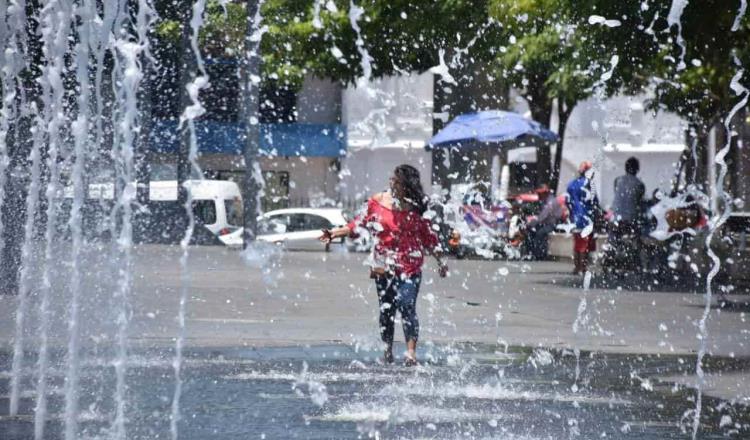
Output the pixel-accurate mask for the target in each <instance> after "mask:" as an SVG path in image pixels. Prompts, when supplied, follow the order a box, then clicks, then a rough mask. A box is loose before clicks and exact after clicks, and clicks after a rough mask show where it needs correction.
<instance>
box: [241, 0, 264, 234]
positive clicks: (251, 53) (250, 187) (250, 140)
mask: <svg viewBox="0 0 750 440" xmlns="http://www.w3.org/2000/svg"><path fill="white" fill-rule="evenodd" d="M246 1H247V3H246V10H247V33H246V35H245V56H244V58H243V64H242V72H241V78H242V92H243V99H242V103H243V105H242V120H243V121H244V124H245V146H244V149H243V156H244V159H245V174H244V177H243V180H242V200H243V206H244V209H243V214H244V231H243V234H242V241H243V246H244V247H245V248H246V247H247V246H248V245H249V244H250V243H251V242H253V241H254V240H255V236H256V234H257V229H258V214H259V212H258V211H259V203H260V191H261V183H262V182H260V181H258V179H262V176H260V175H256V174H259V172H260V165H259V164H258V149H259V144H260V112H259V95H260V84H255V85H254V84H253V82H252V78H254V77H260V72H261V57H260V42H259V41H252V40H251V38H250V37H251V35H252V34H253V32H255V28H256V27H257V25H258V23H255V18H256V13H257V12H258V8H259V7H260V4H259V0H246Z"/></svg>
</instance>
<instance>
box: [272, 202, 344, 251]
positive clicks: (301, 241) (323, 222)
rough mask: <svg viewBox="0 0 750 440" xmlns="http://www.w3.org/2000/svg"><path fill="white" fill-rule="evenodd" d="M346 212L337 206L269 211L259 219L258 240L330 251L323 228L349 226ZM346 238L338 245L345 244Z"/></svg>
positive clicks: (336, 242)
mask: <svg viewBox="0 0 750 440" xmlns="http://www.w3.org/2000/svg"><path fill="white" fill-rule="evenodd" d="M346 223H347V221H346V218H344V214H343V212H342V211H341V210H340V209H337V208H288V209H278V210H275V211H269V212H267V213H265V214H263V215H262V216H261V217H260V219H259V220H258V237H257V239H258V240H259V241H265V242H268V243H275V244H279V245H282V246H284V248H286V249H295V250H327V246H326V245H325V243H322V242H320V241H319V240H318V239H319V238H320V234H321V232H320V231H321V229H331V228H335V227H339V226H344V225H346ZM344 241H345V239H344V238H342V239H340V240H336V241H335V242H334V243H335V244H343V243H344Z"/></svg>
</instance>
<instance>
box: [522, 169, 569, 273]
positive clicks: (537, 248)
mask: <svg viewBox="0 0 750 440" xmlns="http://www.w3.org/2000/svg"><path fill="white" fill-rule="evenodd" d="M536 192H537V194H538V195H539V200H540V201H541V202H543V203H544V204H543V205H542V210H541V212H540V213H539V215H537V216H536V218H535V219H534V220H532V221H530V222H529V224H528V227H527V230H528V240H529V252H530V254H531V257H532V258H534V259H535V260H543V259H545V258H547V252H548V249H549V243H548V238H549V234H550V232H552V231H554V230H555V227H557V224H558V223H560V220H561V219H562V215H563V213H562V206H560V204H559V203H558V202H557V197H555V195H554V194H552V192H551V191H550V189H549V186H547V185H546V184H545V185H542V186H540V187H539V188H537V190H536Z"/></svg>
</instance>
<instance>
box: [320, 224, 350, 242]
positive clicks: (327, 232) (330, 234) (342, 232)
mask: <svg viewBox="0 0 750 440" xmlns="http://www.w3.org/2000/svg"><path fill="white" fill-rule="evenodd" d="M321 232H322V234H321V235H320V237H318V240H320V241H322V242H323V243H330V242H331V241H332V240H334V239H336V238H341V237H346V236H347V235H349V228H347V227H346V226H344V227H341V228H333V229H321Z"/></svg>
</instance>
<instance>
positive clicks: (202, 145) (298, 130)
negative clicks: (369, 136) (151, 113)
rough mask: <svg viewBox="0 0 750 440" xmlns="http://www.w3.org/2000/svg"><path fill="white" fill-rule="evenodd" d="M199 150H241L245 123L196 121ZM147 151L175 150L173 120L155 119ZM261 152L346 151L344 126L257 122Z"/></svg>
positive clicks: (322, 154) (305, 153)
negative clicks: (149, 148) (259, 123)
mask: <svg viewBox="0 0 750 440" xmlns="http://www.w3.org/2000/svg"><path fill="white" fill-rule="evenodd" d="M195 131H196V136H197V140H198V152H199V154H242V149H243V146H244V144H245V127H244V125H243V124H238V123H222V122H213V121H196V122H195ZM149 140H150V142H149V144H150V146H151V151H154V152H159V153H172V154H174V153H177V151H178V150H179V145H180V135H179V130H178V128H177V121H157V122H156V123H154V125H153V127H152V128H151V133H150V134H149ZM259 154H261V155H265V156H289V157H297V156H306V157H339V156H344V155H346V129H345V128H344V126H342V125H340V124H296V123H295V124H261V125H260V151H259Z"/></svg>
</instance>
